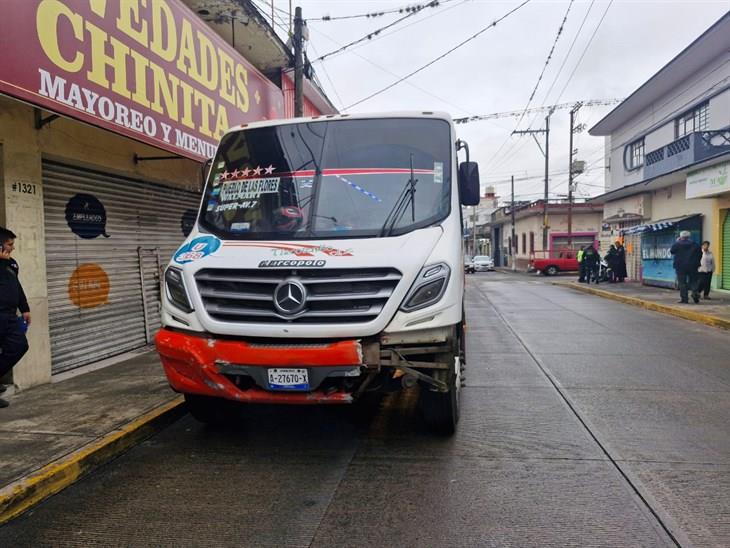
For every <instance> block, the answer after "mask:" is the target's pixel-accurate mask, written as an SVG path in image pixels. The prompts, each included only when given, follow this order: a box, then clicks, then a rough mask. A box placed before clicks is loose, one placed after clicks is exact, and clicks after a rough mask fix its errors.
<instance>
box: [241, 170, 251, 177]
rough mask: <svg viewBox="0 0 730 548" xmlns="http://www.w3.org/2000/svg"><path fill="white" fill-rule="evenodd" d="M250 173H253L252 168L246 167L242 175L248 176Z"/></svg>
mask: <svg viewBox="0 0 730 548" xmlns="http://www.w3.org/2000/svg"><path fill="white" fill-rule="evenodd" d="M249 173H251V170H250V169H248V168H246V169H244V170H243V171H242V172H241V175H243V176H244V177H248V174H249Z"/></svg>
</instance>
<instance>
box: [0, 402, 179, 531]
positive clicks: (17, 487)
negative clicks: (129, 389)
mask: <svg viewBox="0 0 730 548" xmlns="http://www.w3.org/2000/svg"><path fill="white" fill-rule="evenodd" d="M183 409H184V407H183V398H182V397H178V398H175V399H174V400H173V401H171V402H168V403H166V404H163V405H161V406H159V407H157V408H155V409H153V410H152V411H150V412H149V413H146V414H144V415H142V416H140V417H137V418H136V419H134V420H133V421H131V422H129V423H127V424H125V425H124V426H122V427H120V428H117V429H116V430H114V431H112V432H109V433H108V434H106V435H104V436H102V437H101V438H99V439H97V440H95V441H93V442H90V443H88V444H86V445H84V446H83V447H81V448H79V449H77V450H76V451H73V452H72V453H70V454H68V455H66V456H65V457H62V458H60V459H58V460H56V461H53V462H51V463H49V464H47V465H46V466H44V467H43V468H41V469H40V470H37V471H36V472H33V473H31V474H29V475H27V476H25V477H24V478H21V479H19V480H17V481H15V482H13V483H11V484H10V485H8V486H6V487H3V488H2V489H0V525H2V524H3V523H6V522H8V521H10V520H11V519H13V518H15V517H17V516H19V515H20V514H22V513H23V512H25V511H26V510H28V509H29V508H31V507H33V506H34V505H36V504H38V503H39V502H41V501H42V500H44V499H46V498H48V497H50V496H51V495H54V494H56V493H58V492H59V491H61V490H62V489H65V488H66V487H68V486H69V485H71V484H72V483H74V482H75V481H77V480H78V479H79V478H81V477H82V476H84V475H85V474H87V473H88V472H90V471H91V470H93V469H94V468H96V467H97V466H100V465H102V464H104V463H106V462H108V461H110V460H111V459H113V458H114V457H116V456H118V455H119V454H121V453H123V452H124V451H126V450H127V449H130V448H131V447H133V446H134V445H135V444H137V443H139V442H140V441H142V440H144V439H146V438H148V437H150V436H151V435H152V434H154V433H156V432H158V431H159V430H161V429H162V428H164V427H165V426H167V425H168V424H169V423H170V422H172V421H173V420H175V419H176V418H178V417H179V416H180V415H181V414H182V412H183Z"/></svg>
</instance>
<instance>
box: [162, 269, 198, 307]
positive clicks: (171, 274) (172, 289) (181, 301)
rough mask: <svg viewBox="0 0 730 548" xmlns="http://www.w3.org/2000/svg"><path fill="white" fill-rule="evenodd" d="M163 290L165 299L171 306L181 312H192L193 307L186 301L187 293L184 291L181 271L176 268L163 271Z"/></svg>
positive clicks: (188, 300)
mask: <svg viewBox="0 0 730 548" xmlns="http://www.w3.org/2000/svg"><path fill="white" fill-rule="evenodd" d="M165 288H166V289H167V298H168V299H169V300H170V302H171V303H172V304H174V305H175V306H176V307H177V308H179V309H180V310H182V311H183V312H192V311H193V307H192V305H191V304H190V299H188V292H187V291H186V290H185V281H184V280H183V275H182V271H181V270H180V269H178V268H173V267H169V268H168V269H167V270H166V271H165Z"/></svg>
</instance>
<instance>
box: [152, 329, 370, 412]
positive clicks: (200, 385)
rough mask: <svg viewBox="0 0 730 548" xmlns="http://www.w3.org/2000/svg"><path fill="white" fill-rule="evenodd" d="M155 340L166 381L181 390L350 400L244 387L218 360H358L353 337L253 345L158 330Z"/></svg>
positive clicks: (304, 363) (286, 363) (311, 363)
mask: <svg viewBox="0 0 730 548" xmlns="http://www.w3.org/2000/svg"><path fill="white" fill-rule="evenodd" d="M155 345H156V347H157V352H158V353H159V355H160V360H161V361H162V366H163V367H164V369H165V374H166V375H167V379H168V381H169V382H170V386H172V388H173V389H174V390H176V391H178V392H181V393H183V394H199V395H204V396H213V397H219V398H225V399H229V400H234V401H239V402H246V403H279V404H282V403H283V404H295V405H296V404H320V403H325V404H342V403H351V402H352V394H351V393H350V392H347V391H345V390H341V389H340V390H334V391H333V390H328V391H323V390H313V391H311V392H271V391H268V390H265V389H263V388H261V387H259V386H252V387H247V388H245V389H242V388H240V387H239V386H236V384H235V383H234V382H233V381H232V380H231V379H230V378H229V377H228V376H226V375H224V374H223V373H221V371H220V369H221V364H226V365H229V364H240V365H244V366H248V367H251V366H253V367H261V368H268V367H305V368H318V367H319V368H325V367H340V366H350V367H357V366H360V365H362V362H363V359H362V349H361V345H360V343H359V342H358V341H339V342H335V343H324V344H313V345H286V344H282V345H279V344H276V345H258V344H253V343H248V342H244V341H234V340H225V339H214V338H206V337H202V336H200V337H199V336H195V335H190V334H186V333H180V332H177V331H171V330H168V329H164V328H163V329H160V331H159V332H158V333H157V335H156V337H155Z"/></svg>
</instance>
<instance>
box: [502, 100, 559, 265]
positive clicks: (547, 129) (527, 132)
mask: <svg viewBox="0 0 730 548" xmlns="http://www.w3.org/2000/svg"><path fill="white" fill-rule="evenodd" d="M554 110H555V109H553V108H551V109H550V110H549V111H548V114H547V116H545V128H544V129H525V130H520V131H517V130H515V131H513V132H512V135H531V136H532V138H533V139H534V140H535V143H536V144H537V148H539V149H540V152H542V155H543V156H544V157H545V197H544V200H543V201H544V203H543V205H542V252H543V253H545V252H547V250H548V196H549V190H550V189H549V178H548V170H549V168H550V116H552V114H553V111H554ZM537 133H544V134H545V150H543V149H542V147H541V146H540V142H539V141H538V140H537V137H535V134H537ZM546 257H547V255H546Z"/></svg>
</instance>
